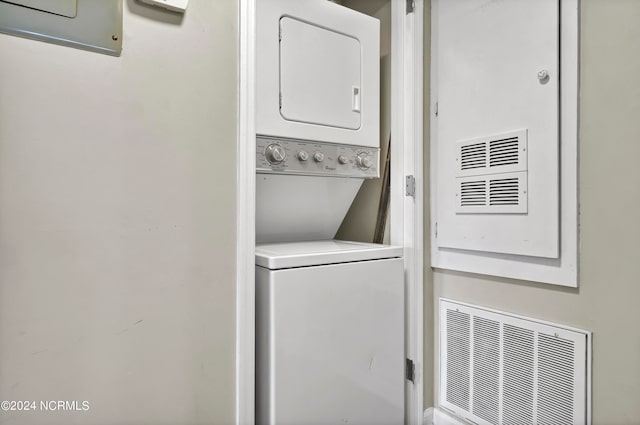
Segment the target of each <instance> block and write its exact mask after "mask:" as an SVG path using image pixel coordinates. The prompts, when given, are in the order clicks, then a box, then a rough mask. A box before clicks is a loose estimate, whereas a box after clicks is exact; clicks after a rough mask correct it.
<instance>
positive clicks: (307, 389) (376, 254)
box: [256, 241, 404, 425]
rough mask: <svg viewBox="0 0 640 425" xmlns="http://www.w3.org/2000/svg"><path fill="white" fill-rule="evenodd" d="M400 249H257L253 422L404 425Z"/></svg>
mask: <svg viewBox="0 0 640 425" xmlns="http://www.w3.org/2000/svg"><path fill="white" fill-rule="evenodd" d="M401 254H402V248H398V247H390V246H384V245H376V244H364V243H356V242H342V241H320V242H297V243H281V244H266V245H259V246H257V247H256V333H257V341H256V390H257V391H256V424H257V425H267V424H268V425H276V424H277V425H307V424H308V425H312V424H313V425H316V424H335V425H339V424H344V423H349V424H360V425H372V424H380V425H383V424H384V425H400V424H402V423H403V422H404V307H403V306H404V284H403V280H402V274H403V262H402V259H401V258H399V257H400V256H401Z"/></svg>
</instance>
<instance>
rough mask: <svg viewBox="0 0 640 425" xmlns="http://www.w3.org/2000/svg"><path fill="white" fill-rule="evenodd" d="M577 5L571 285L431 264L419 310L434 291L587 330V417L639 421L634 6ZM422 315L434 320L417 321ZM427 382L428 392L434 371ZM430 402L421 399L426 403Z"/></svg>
mask: <svg viewBox="0 0 640 425" xmlns="http://www.w3.org/2000/svg"><path fill="white" fill-rule="evenodd" d="M581 3H582V14H581V34H582V35H581V44H582V45H581V98H580V145H579V149H580V176H579V190H580V238H581V243H580V251H581V252H580V288H579V289H568V288H558V287H554V286H550V285H543V284H536V283H532V282H524V281H517V280H508V279H500V278H492V277H487V276H478V275H471V274H466V273H458V272H449V271H444V270H437V271H435V273H434V275H433V279H434V292H433V296H434V297H433V299H425V304H426V305H425V312H429V311H431V312H432V313H433V314H434V315H436V314H437V311H436V310H435V303H437V299H438V297H448V298H452V299H456V300H461V301H466V302H471V303H475V304H479V305H483V306H488V307H492V308H496V309H501V310H505V311H510V312H515V313H519V314H523V315H527V316H532V317H536V318H540V319H543V320H548V321H553V322H558V323H562V324H566V325H570V326H574V327H578V328H583V329H587V330H591V331H593V423H594V424H635V423H638V418H640V410H639V409H640V406H639V405H638V400H640V379H639V377H640V362H639V359H640V332H639V331H638V324H639V323H640V308H638V301H639V300H640V271H639V269H638V261H639V259H640V255H639V250H638V241H639V240H640V225H638V216H639V214H638V210H639V209H640V190H639V189H638V184H639V183H640V167H638V165H637V158H639V157H640V143H638V141H639V140H640V120H639V119H638V117H640V56H639V55H638V51H640V50H639V49H640V26H639V25H638V22H637V18H638V16H640V2H638V1H636V0H610V1H603V0H582V2H581ZM427 98H428V96H427ZM425 134H428V133H425ZM427 172H428V171H427ZM426 199H428V198H426ZM427 261H428V257H427ZM425 314H426V315H427V314H428V313H425ZM432 320H437V317H435V316H432V317H430V318H429V319H428V321H427V322H425V323H427V324H429V323H431V321H432ZM436 325H437V324H436ZM431 329H433V327H431ZM435 335H436V338H435V341H434V350H437V333H436V334H435ZM432 354H433V353H430V354H427V355H426V356H425V361H426V362H427V361H431V357H432ZM427 382H430V383H431V384H432V385H434V386H435V387H436V388H437V382H438V374H437V368H436V373H435V377H434V378H433V379H431V380H430V381H427ZM427 385H429V383H428V384H427ZM436 391H437V389H436ZM427 394H428V393H427V392H426V391H425V397H427ZM436 397H437V395H436ZM431 402H432V400H429V399H426V398H425V405H426V406H429V405H431Z"/></svg>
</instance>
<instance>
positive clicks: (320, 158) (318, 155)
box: [313, 152, 324, 162]
mask: <svg viewBox="0 0 640 425" xmlns="http://www.w3.org/2000/svg"><path fill="white" fill-rule="evenodd" d="M313 160H314V161H315V162H322V161H324V154H323V153H322V152H316V153H314V154H313Z"/></svg>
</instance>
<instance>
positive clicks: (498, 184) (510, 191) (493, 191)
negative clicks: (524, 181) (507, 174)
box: [489, 177, 520, 206]
mask: <svg viewBox="0 0 640 425" xmlns="http://www.w3.org/2000/svg"><path fill="white" fill-rule="evenodd" d="M489 205H491V206H500V205H520V179H519V178H518V177H511V178H506V179H499V178H496V179H491V180H489Z"/></svg>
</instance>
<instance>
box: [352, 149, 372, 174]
mask: <svg viewBox="0 0 640 425" xmlns="http://www.w3.org/2000/svg"><path fill="white" fill-rule="evenodd" d="M356 164H358V167H360V168H363V169H365V170H366V169H368V168H371V166H372V165H373V162H372V161H371V158H369V155H368V154H367V153H364V152H363V153H361V154H358V156H357V157H356Z"/></svg>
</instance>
